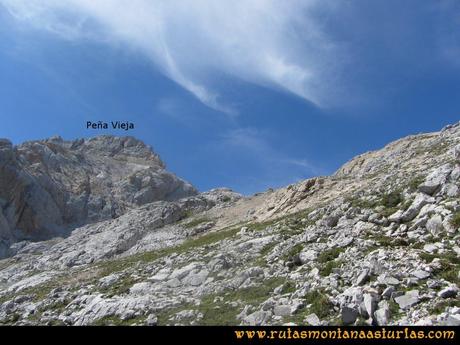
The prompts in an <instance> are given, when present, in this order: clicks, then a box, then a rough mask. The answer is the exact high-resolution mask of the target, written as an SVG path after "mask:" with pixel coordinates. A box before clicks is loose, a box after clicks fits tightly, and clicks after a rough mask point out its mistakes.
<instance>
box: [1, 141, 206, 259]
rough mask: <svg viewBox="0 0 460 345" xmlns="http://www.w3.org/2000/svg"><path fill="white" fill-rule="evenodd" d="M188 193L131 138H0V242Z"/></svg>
mask: <svg viewBox="0 0 460 345" xmlns="http://www.w3.org/2000/svg"><path fill="white" fill-rule="evenodd" d="M196 194H197V191H196V189H195V188H194V187H193V186H192V185H190V184H189V183H187V182H185V181H184V180H182V179H180V178H178V177H176V176H175V175H173V174H171V173H169V172H168V171H166V170H165V165H164V164H163V162H162V161H161V160H160V158H159V156H158V155H156V154H155V153H154V152H153V151H152V149H151V148H150V147H148V146H147V145H145V144H144V143H142V142H141V141H139V140H137V139H134V138H132V137H113V136H100V137H95V138H91V139H80V140H75V141H64V140H62V139H61V138H60V137H54V138H50V139H48V140H43V141H31V142H26V143H24V144H22V145H19V146H17V147H13V145H12V144H11V142H9V141H8V140H6V139H1V140H0V206H1V208H0V241H1V242H2V243H3V246H2V245H0V248H1V247H5V245H6V244H7V243H10V242H13V241H15V240H22V239H32V240H37V239H46V238H49V237H51V236H54V235H58V234H62V233H65V232H66V231H67V230H68V229H70V228H72V227H74V226H77V225H82V224H86V223H92V222H97V221H101V220H106V219H113V218H117V217H119V216H120V215H122V214H124V213H125V212H126V211H128V210H130V209H132V208H135V207H138V206H141V205H144V204H147V203H151V202H154V201H159V200H166V201H171V200H177V199H180V198H183V197H187V196H192V195H196ZM3 251H5V249H4V248H3ZM3 254H5V253H3ZM0 256H4V255H2V249H0Z"/></svg>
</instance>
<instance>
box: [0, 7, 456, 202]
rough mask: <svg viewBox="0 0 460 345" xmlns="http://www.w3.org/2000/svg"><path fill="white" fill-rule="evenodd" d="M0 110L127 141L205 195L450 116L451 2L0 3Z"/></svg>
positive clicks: (18, 136) (10, 128) (283, 176)
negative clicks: (117, 125)
mask: <svg viewBox="0 0 460 345" xmlns="http://www.w3.org/2000/svg"><path fill="white" fill-rule="evenodd" d="M0 120H1V125H0V137H7V138H10V139H11V140H12V141H13V142H14V143H16V144H18V143H21V142H23V141H26V140H32V139H42V138H46V137H49V136H53V135H61V136H62V137H63V138H65V139H74V138H79V137H89V136H94V135H100V134H115V135H133V136H136V137H138V138H140V139H142V140H144V141H145V142H146V143H148V144H150V145H152V146H153V148H154V150H155V151H156V152H157V153H159V154H160V156H161V157H162V159H163V160H164V161H165V162H166V164H167V166H168V169H169V170H171V171H173V172H174V173H176V174H177V175H179V176H181V177H183V178H185V179H187V180H188V181H190V182H191V183H192V184H194V185H195V186H197V187H198V188H199V189H200V190H208V189H211V188H214V187H221V186H227V187H230V188H232V189H234V190H236V191H239V192H242V193H245V194H251V193H255V192H258V191H264V190H266V189H267V188H269V187H280V186H283V185H287V184H289V183H293V182H296V181H298V180H301V179H304V178H308V177H311V176H316V175H327V174H331V173H333V172H334V171H335V170H336V169H337V168H339V167H340V166H341V165H342V164H343V163H345V162H346V161H347V160H349V159H350V158H352V157H353V156H355V155H357V154H360V153H363V152H366V151H369V150H374V149H378V148H381V147H383V146H384V145H385V144H387V143H389V142H390V141H392V140H395V139H398V138H400V137H402V136H405V135H409V134H416V133H420V132H429V131H436V130H439V129H441V128H442V127H443V126H444V125H446V124H449V123H454V122H457V121H459V120H460V1H456V0H445V1H443V0H432V1H428V0H427V1H423V2H422V1H418V0H405V1H400V0H398V1H396V0H385V1H384V0H382V1H366V0H350V1H327V0H323V1H317V0H302V1H301V0H292V1H278V0H264V1H262V0H244V1H243V0H239V1H238V0H234V1H224V0H222V1H219V2H216V1H211V0H194V1H192V0H182V1H179V0H170V1H161V0H150V1H148V0H133V1H130V2H129V4H127V2H126V1H122V0H100V1H90V0H59V1H58V0H28V1H26V0H0ZM87 120H92V121H98V120H102V121H112V120H121V121H126V120H128V121H131V122H133V123H135V126H136V129H135V130H133V131H129V132H125V131H114V130H107V131H95V130H87V129H86V127H85V125H86V121H87Z"/></svg>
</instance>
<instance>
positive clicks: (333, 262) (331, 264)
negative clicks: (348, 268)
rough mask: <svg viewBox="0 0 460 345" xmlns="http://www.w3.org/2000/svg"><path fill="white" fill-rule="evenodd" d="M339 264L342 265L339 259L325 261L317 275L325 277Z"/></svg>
mask: <svg viewBox="0 0 460 345" xmlns="http://www.w3.org/2000/svg"><path fill="white" fill-rule="evenodd" d="M341 265H342V261H341V260H331V261H328V262H327V263H325V264H324V265H322V266H321V267H320V268H319V275H320V276H322V277H327V276H329V275H330V274H331V273H332V271H333V269H334V268H338V267H340V266H341Z"/></svg>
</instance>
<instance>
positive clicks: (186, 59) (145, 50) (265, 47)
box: [0, 0, 337, 114]
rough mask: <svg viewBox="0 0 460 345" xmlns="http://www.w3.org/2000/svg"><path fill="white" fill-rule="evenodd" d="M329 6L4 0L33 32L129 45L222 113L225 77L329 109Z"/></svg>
mask: <svg viewBox="0 0 460 345" xmlns="http://www.w3.org/2000/svg"><path fill="white" fill-rule="evenodd" d="M331 3H332V2H330V1H327V0H322V1H319V0H290V1H280V0H234V1H213V0H131V1H125V0H97V1H94V0H0V4H1V5H3V6H4V7H5V8H6V9H7V10H8V11H9V13H11V15H12V16H14V17H15V18H16V19H18V20H19V21H20V23H21V24H27V25H29V27H31V28H36V29H37V28H38V29H43V30H47V31H49V32H51V33H53V34H56V35H58V36H60V37H62V38H65V39H69V40H81V39H92V40H99V41H102V42H111V43H116V44H122V45H126V46H128V47H129V48H130V49H133V50H135V51H138V52H139V53H141V54H143V55H145V56H147V57H148V58H149V59H150V60H151V61H152V62H153V64H154V65H155V66H156V67H157V68H158V69H159V70H160V71H161V72H162V73H163V74H164V75H166V76H167V77H169V78H170V79H172V80H173V81H175V82H176V83H178V84H179V85H181V86H182V87H183V88H185V89H186V90H188V91H189V92H191V93H192V94H193V95H195V96H196V97H197V98H198V99H199V100H200V101H201V102H203V103H204V104H206V105H208V106H209V107H211V108H214V109H216V110H219V111H222V112H225V113H228V114H234V113H235V112H236V109H234V108H233V107H231V106H228V105H227V103H226V100H225V98H223V97H222V96H221V94H219V80H218V79H219V78H221V77H222V76H228V77H234V78H238V79H241V80H245V81H247V82H250V83H253V84H256V85H261V86H265V87H270V88H276V89H280V90H284V91H286V92H290V93H292V94H295V95H297V96H299V97H302V98H304V99H306V100H308V101H310V102H313V103H315V104H317V105H322V104H325V103H327V100H328V92H326V91H325V90H326V89H327V88H328V85H327V84H328V83H327V79H328V78H327V77H325V74H328V73H329V74H330V73H331V69H333V66H335V65H337V64H336V63H332V61H333V60H334V59H335V55H334V53H335V52H336V47H335V46H334V44H333V43H332V42H331V41H330V40H329V39H328V38H327V37H326V36H325V35H324V34H323V32H322V30H321V26H320V25H319V24H318V21H317V20H316V16H315V11H316V10H318V9H319V8H321V9H324V8H326V7H328V6H331V5H330V4H331Z"/></svg>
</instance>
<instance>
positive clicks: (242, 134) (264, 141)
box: [221, 127, 322, 175]
mask: <svg viewBox="0 0 460 345" xmlns="http://www.w3.org/2000/svg"><path fill="white" fill-rule="evenodd" d="M271 139H272V138H271V135H270V133H269V132H267V131H263V130H259V129H256V128H251V127H248V128H237V129H234V130H230V131H228V132H226V133H225V134H224V135H223V136H222V138H221V144H222V145H223V146H224V147H233V148H236V149H238V150H239V151H241V152H242V153H244V154H246V155H247V154H249V155H251V156H252V157H253V158H254V159H255V160H257V161H258V162H259V163H261V164H262V165H265V166H266V167H268V168H270V169H275V168H276V169H279V170H282V171H287V170H293V169H295V170H296V171H297V172H298V173H300V172H302V173H304V174H309V175H320V174H321V172H322V171H321V170H320V169H318V168H317V167H315V166H314V165H313V164H312V163H310V162H309V161H308V160H307V159H305V158H296V157H291V156H286V155H285V154H284V153H283V152H281V151H280V150H279V149H277V148H275V147H274V146H273V145H272V144H271V143H272V142H273V140H271Z"/></svg>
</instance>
